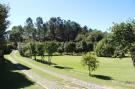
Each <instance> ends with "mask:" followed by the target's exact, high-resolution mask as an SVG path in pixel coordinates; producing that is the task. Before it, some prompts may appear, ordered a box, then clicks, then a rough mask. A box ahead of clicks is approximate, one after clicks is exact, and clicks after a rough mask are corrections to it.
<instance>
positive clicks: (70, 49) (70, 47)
mask: <svg viewBox="0 0 135 89" xmlns="http://www.w3.org/2000/svg"><path fill="white" fill-rule="evenodd" d="M64 50H65V51H66V52H67V53H73V52H75V50H76V44H75V43H74V42H68V43H65V45H64Z"/></svg>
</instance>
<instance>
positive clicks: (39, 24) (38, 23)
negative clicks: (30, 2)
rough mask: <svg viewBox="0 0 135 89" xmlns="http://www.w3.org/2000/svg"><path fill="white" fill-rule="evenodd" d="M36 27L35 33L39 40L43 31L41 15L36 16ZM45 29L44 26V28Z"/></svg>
mask: <svg viewBox="0 0 135 89" xmlns="http://www.w3.org/2000/svg"><path fill="white" fill-rule="evenodd" d="M36 27H37V33H38V34H37V35H38V40H39V41H41V37H42V33H44V30H43V19H42V18H41V17H37V18H36ZM44 29H45V28H44Z"/></svg>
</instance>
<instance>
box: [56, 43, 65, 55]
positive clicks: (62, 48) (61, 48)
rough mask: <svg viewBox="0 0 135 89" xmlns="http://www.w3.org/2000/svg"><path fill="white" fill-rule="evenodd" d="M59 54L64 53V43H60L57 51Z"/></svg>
mask: <svg viewBox="0 0 135 89" xmlns="http://www.w3.org/2000/svg"><path fill="white" fill-rule="evenodd" d="M57 52H58V53H60V54H62V53H63V52H64V44H63V43H60V44H59V47H58V49H57Z"/></svg>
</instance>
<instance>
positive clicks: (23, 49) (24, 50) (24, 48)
mask: <svg viewBox="0 0 135 89" xmlns="http://www.w3.org/2000/svg"><path fill="white" fill-rule="evenodd" d="M18 50H19V52H20V54H21V55H22V56H25V57H31V51H30V46H29V44H26V45H24V44H22V45H20V47H19V49H18Z"/></svg>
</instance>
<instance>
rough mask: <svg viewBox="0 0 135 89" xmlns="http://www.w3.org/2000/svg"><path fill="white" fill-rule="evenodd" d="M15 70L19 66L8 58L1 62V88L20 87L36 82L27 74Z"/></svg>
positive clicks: (14, 88) (12, 88)
mask: <svg viewBox="0 0 135 89" xmlns="http://www.w3.org/2000/svg"><path fill="white" fill-rule="evenodd" d="M14 70H18V68H17V67H16V66H15V65H14V64H12V63H11V62H10V61H8V60H6V61H5V63H3V64H0V89H20V88H25V87H28V86H31V85H33V84H34V82H32V81H30V80H29V79H28V78H26V76H25V75H23V74H22V73H19V72H15V71H14Z"/></svg>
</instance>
